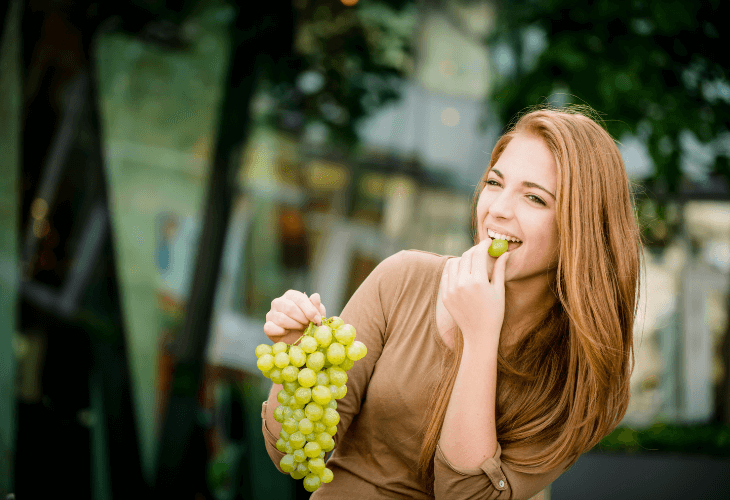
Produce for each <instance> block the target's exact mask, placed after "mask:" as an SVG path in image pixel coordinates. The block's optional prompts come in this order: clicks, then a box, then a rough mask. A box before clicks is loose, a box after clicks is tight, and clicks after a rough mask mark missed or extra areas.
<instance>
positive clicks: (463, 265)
mask: <svg viewBox="0 0 730 500" xmlns="http://www.w3.org/2000/svg"><path fill="white" fill-rule="evenodd" d="M473 248H474V247H472V248H470V249H469V250H467V251H466V252H464V253H463V254H462V255H461V259H460V260H459V276H458V277H459V282H460V283H464V282H465V281H466V280H467V279H468V278H469V275H470V274H471V258H472V255H473V254H474V252H473Z"/></svg>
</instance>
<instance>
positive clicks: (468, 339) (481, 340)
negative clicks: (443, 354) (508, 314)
mask: <svg viewBox="0 0 730 500" xmlns="http://www.w3.org/2000/svg"><path fill="white" fill-rule="evenodd" d="M499 334H500V332H499V330H496V331H490V330H482V331H480V332H475V333H474V334H467V333H466V332H462V338H463V339H464V352H465V353H466V352H467V350H469V351H471V352H476V353H480V354H482V355H488V354H493V355H494V356H495V357H496V356H497V351H498V349H499Z"/></svg>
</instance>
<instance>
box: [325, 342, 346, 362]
mask: <svg viewBox="0 0 730 500" xmlns="http://www.w3.org/2000/svg"><path fill="white" fill-rule="evenodd" d="M346 357H347V354H346V352H345V346H344V345H342V344H340V343H339V342H333V343H331V344H330V345H329V347H328V348H327V361H329V362H330V363H332V364H333V365H339V364H340V363H342V362H343V361H345V358H346Z"/></svg>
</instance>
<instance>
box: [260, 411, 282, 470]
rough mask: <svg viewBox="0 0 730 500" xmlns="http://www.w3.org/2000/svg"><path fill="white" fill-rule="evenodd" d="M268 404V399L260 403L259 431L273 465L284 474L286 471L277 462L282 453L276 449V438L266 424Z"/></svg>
mask: <svg viewBox="0 0 730 500" xmlns="http://www.w3.org/2000/svg"><path fill="white" fill-rule="evenodd" d="M268 404H269V402H268V401H264V404H263V405H261V432H262V434H263V435H264V443H266V451H267V452H268V454H269V457H271V461H272V462H274V465H276V468H277V469H279V472H282V473H284V474H286V472H284V471H283V470H281V467H279V462H281V458H282V457H283V456H284V453H282V452H280V451H279V450H277V449H276V441H278V438H277V437H276V436H274V433H273V432H271V431H270V430H269V426H268V425H266V409H267V406H268Z"/></svg>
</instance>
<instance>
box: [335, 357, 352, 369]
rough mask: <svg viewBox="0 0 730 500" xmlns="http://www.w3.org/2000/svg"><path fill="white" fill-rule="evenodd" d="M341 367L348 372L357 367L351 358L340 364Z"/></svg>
mask: <svg viewBox="0 0 730 500" xmlns="http://www.w3.org/2000/svg"><path fill="white" fill-rule="evenodd" d="M339 366H340V368H342V369H343V370H345V371H347V370H350V369H351V368H352V367H353V366H355V362H354V361H353V360H351V359H350V358H345V361H343V362H342V363H340V365H339Z"/></svg>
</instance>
